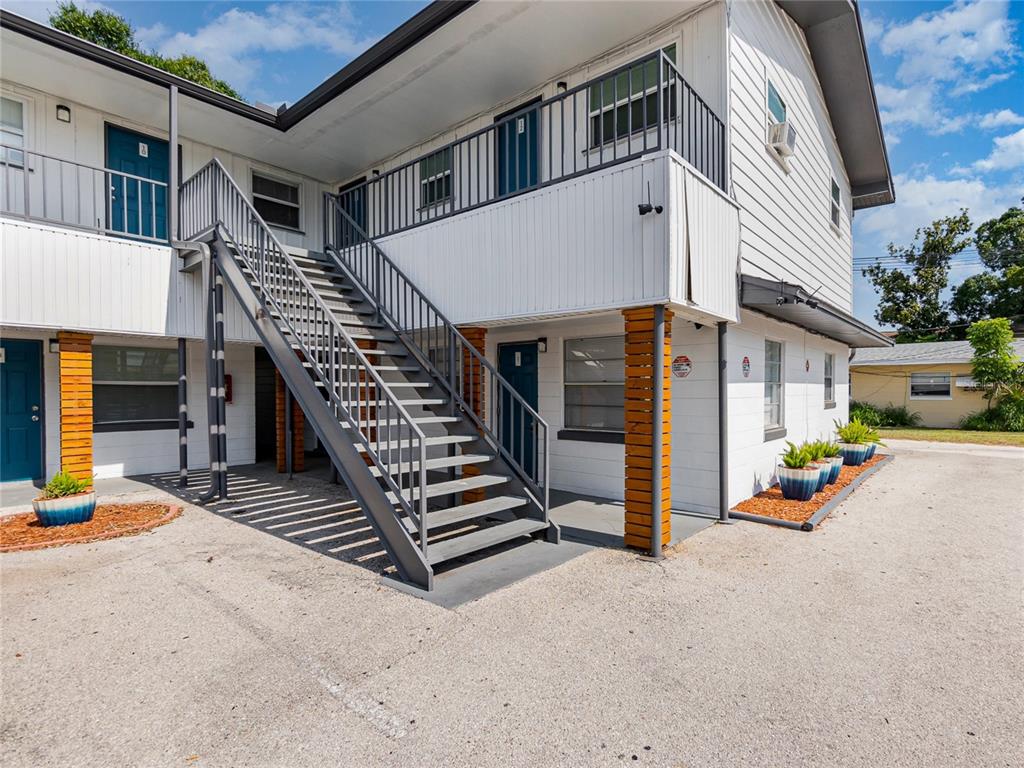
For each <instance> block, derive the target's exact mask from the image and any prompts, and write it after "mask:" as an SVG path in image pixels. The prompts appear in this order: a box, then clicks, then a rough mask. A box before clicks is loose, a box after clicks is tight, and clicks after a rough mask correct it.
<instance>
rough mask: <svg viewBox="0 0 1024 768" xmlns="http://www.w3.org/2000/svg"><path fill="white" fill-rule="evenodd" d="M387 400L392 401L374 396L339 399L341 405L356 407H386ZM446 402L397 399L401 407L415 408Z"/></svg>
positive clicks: (444, 401) (439, 400)
mask: <svg viewBox="0 0 1024 768" xmlns="http://www.w3.org/2000/svg"><path fill="white" fill-rule="evenodd" d="M388 402H393V401H388V400H386V399H378V398H376V397H374V398H370V399H369V400H342V401H341V405H343V406H344V407H346V408H357V407H360V406H368V407H370V408H375V407H377V406H380V407H386V405H387V403H388ZM447 402H448V401H447V400H441V399H434V400H399V401H398V404H399V405H400V406H402V407H403V408H417V407H419V406H426V405H444V404H445V403H447Z"/></svg>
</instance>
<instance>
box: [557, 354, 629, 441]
mask: <svg viewBox="0 0 1024 768" xmlns="http://www.w3.org/2000/svg"><path fill="white" fill-rule="evenodd" d="M625 383H626V348H625V338H624V337H622V336H601V337H598V338H592V339H567V340H566V342H565V426H566V428H567V429H590V430H600V431H608V432H622V431H623V430H624V429H625V424H626V420H625Z"/></svg>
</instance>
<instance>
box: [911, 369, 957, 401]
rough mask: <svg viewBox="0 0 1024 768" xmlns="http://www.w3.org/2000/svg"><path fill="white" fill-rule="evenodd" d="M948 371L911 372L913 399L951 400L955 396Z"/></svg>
mask: <svg viewBox="0 0 1024 768" xmlns="http://www.w3.org/2000/svg"><path fill="white" fill-rule="evenodd" d="M950 379H951V376H950V374H948V373H912V374H910V399H911V400H949V399H950V398H951V397H952V396H953V391H952V389H951V386H950V385H951V382H950Z"/></svg>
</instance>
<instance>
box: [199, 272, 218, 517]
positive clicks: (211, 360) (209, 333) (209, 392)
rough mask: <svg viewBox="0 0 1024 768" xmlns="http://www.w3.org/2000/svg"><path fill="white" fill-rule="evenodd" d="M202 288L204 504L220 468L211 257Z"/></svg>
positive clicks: (214, 491)
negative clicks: (206, 456) (206, 441)
mask: <svg viewBox="0 0 1024 768" xmlns="http://www.w3.org/2000/svg"><path fill="white" fill-rule="evenodd" d="M203 266H204V267H205V268H204V270H203V283H204V285H203V288H204V291H203V293H204V295H205V296H206V423H207V430H208V431H207V435H208V438H209V452H210V487H209V488H208V489H207V490H206V491H205V492H204V493H202V494H201V495H200V496H199V499H198V501H199V503H201V504H205V503H206V502H208V501H212V500H213V498H214V497H215V496H217V492H218V490H219V488H218V478H217V470H218V469H219V468H220V456H219V453H220V441H219V440H218V439H217V432H218V430H217V365H216V361H217V338H216V336H217V332H216V328H215V324H214V312H215V306H214V303H215V302H214V299H213V294H214V279H215V275H216V271H217V268H216V266H214V263H213V258H212V256H211V258H209V259H206V260H204V265H203Z"/></svg>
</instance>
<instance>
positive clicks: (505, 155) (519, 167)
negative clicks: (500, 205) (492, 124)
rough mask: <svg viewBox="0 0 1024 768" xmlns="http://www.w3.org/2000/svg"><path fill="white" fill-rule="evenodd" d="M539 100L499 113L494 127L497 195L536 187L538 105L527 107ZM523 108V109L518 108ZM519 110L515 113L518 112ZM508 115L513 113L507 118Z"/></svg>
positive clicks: (538, 147)
mask: <svg viewBox="0 0 1024 768" xmlns="http://www.w3.org/2000/svg"><path fill="white" fill-rule="evenodd" d="M537 101H539V99H534V101H532V102H529V103H528V104H524V105H522V106H519V107H516V108H515V110H513V111H512V112H511V113H508V112H506V113H505V114H504V115H499V116H498V117H497V118H495V119H496V121H497V122H498V123H499V125H498V127H497V128H496V129H495V137H494V138H495V142H496V143H497V152H496V153H495V156H496V163H497V166H498V168H497V172H498V173H497V176H498V195H499V196H503V195H512V194H515V193H516V192H519V191H521V190H524V189H529V188H530V187H533V186H536V184H537V182H538V180H539V179H538V168H539V161H540V136H539V133H540V116H539V111H540V110H539V108H534V109H531V110H527V109H526V108H527V107H528V106H529V105H530V104H533V103H535V102H537ZM520 110H524V111H520ZM517 113H518V114H517ZM510 115H515V116H514V117H511V119H509V117H510Z"/></svg>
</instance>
